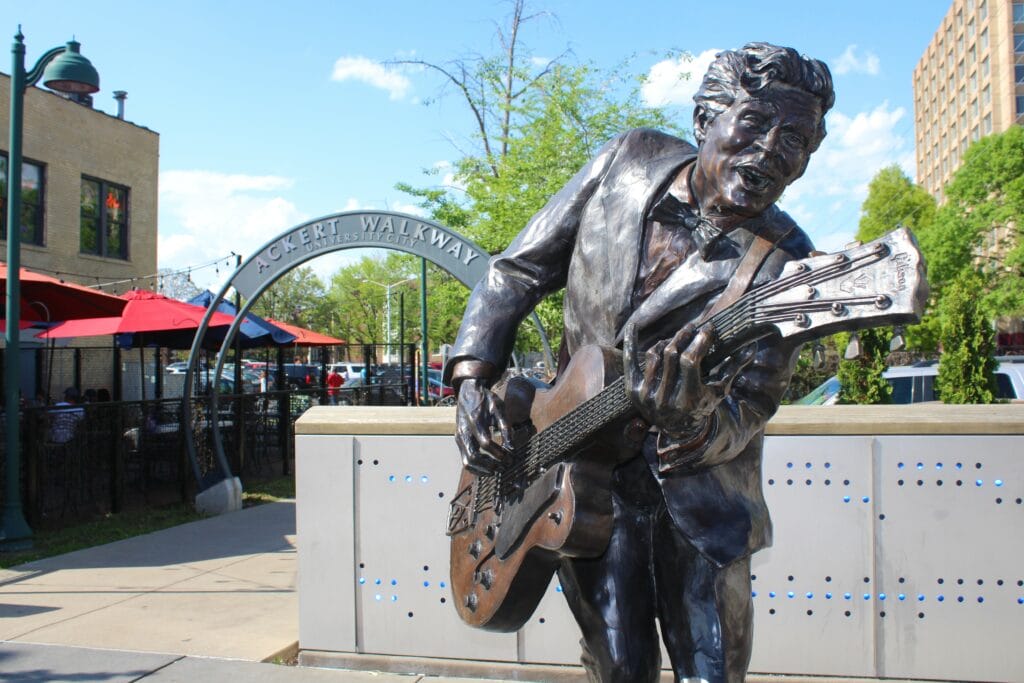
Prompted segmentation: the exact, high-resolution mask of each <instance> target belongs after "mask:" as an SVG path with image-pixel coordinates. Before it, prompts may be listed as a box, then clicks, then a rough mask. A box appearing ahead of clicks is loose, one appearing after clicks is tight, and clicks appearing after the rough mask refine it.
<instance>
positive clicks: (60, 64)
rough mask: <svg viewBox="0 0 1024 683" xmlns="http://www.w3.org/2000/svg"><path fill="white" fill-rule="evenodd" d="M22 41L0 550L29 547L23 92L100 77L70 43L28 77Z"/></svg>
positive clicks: (94, 82) (17, 67) (74, 86)
mask: <svg viewBox="0 0 1024 683" xmlns="http://www.w3.org/2000/svg"><path fill="white" fill-rule="evenodd" d="M24 40H25V36H23V35H22V33H21V27H20V26H19V27H18V32H17V33H16V34H15V36H14V45H13V46H12V48H11V53H12V59H11V128H10V139H9V143H8V144H9V150H8V156H7V198H6V199H7V301H6V304H7V328H6V330H5V331H4V341H5V342H6V345H7V346H6V349H5V352H4V400H5V404H4V415H5V419H6V422H5V427H6V436H7V439H6V446H7V453H6V467H7V471H6V480H5V483H6V488H5V495H4V508H3V522H2V527H0V550H22V549H25V548H29V547H31V546H32V529H30V528H29V526H28V522H26V521H25V515H24V513H23V512H22V509H21V443H20V442H21V432H20V428H21V425H20V417H21V416H20V414H19V412H20V411H19V404H20V400H19V392H18V390H19V384H20V377H19V375H20V368H19V362H20V361H21V358H20V356H21V339H20V336H19V334H20V331H19V329H18V328H19V327H20V325H19V323H20V322H21V299H20V297H21V280H20V268H21V142H22V132H23V131H22V124H23V121H22V118H23V116H24V108H25V90H26V89H27V88H29V87H30V86H33V85H35V84H36V83H38V82H39V81H40V80H42V81H43V84H44V85H45V86H46V87H48V88H50V89H52V90H59V91H61V92H66V93H79V94H91V93H94V92H96V91H98V90H99V89H100V77H99V74H98V73H96V69H95V68H94V67H93V65H92V64H90V63H89V60H88V59H86V58H85V57H83V56H82V55H81V54H80V53H79V51H78V49H79V47H80V45H79V44H78V43H76V42H75V41H74V40H72V41H70V42H68V44H67V45H65V46H63V47H55V48H53V49H51V50H48V51H46V52H45V53H44V54H43V56H42V57H40V58H39V61H38V62H36V64H35V66H33V67H32V70H31V71H26V70H25V42H24Z"/></svg>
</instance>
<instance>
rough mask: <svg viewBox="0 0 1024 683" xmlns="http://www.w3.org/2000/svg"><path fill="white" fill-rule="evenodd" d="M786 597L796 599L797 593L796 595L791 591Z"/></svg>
mask: <svg viewBox="0 0 1024 683" xmlns="http://www.w3.org/2000/svg"><path fill="white" fill-rule="evenodd" d="M786 597H787V598H794V597H796V593H794V592H793V591H789V592H788V593H786Z"/></svg>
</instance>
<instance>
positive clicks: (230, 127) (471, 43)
mask: <svg viewBox="0 0 1024 683" xmlns="http://www.w3.org/2000/svg"><path fill="white" fill-rule="evenodd" d="M628 4H629V8H628V9H627V8H626V5H627V3H622V2H609V1H607V0H599V1H594V0H592V1H589V2H583V1H581V0H546V1H544V2H542V1H541V0H537V1H536V2H534V8H535V9H537V10H544V11H546V12H549V13H550V15H551V16H549V17H547V18H544V19H541V20H540V21H538V22H535V23H533V24H531V25H530V26H529V27H528V28H527V29H526V30H525V32H524V34H523V35H522V40H523V44H524V45H526V46H527V47H528V48H529V49H530V51H531V52H532V53H533V54H534V55H536V56H538V57H553V56H555V55H558V54H560V53H562V52H563V51H565V50H566V49H567V48H568V49H570V50H571V56H570V57H569V58H570V59H575V60H578V61H592V62H594V63H596V64H597V65H599V66H602V67H612V66H614V65H616V64H618V63H620V62H621V61H622V60H623V59H624V58H626V57H628V56H630V55H633V54H636V55H637V56H636V59H635V61H634V62H633V64H634V68H635V70H636V71H637V72H638V73H650V74H651V82H652V86H654V87H652V90H651V91H650V93H649V96H650V98H651V100H652V101H661V102H664V101H682V102H685V101H688V93H686V92H683V91H681V89H680V87H679V85H678V83H679V81H678V73H679V69H680V68H682V69H687V68H689V69H695V70H696V71H698V72H699V73H698V74H697V76H698V77H699V75H700V73H703V66H702V65H703V64H704V63H705V62H702V61H701V59H700V58H701V56H702V55H703V56H704V57H705V58H707V56H709V55H710V54H712V52H713V51H714V50H718V49H724V48H733V47H738V46H741V45H742V44H743V43H745V42H748V41H751V40H764V41H769V42H774V43H778V44H782V45H789V46H792V47H795V48H796V49H798V50H799V51H801V52H804V53H806V54H808V55H810V56H812V57H817V58H819V59H823V60H824V61H826V62H827V63H828V64H829V66H830V68H831V69H832V71H833V76H834V78H835V85H836V94H837V98H836V106H835V108H834V109H833V111H832V112H831V113H830V115H829V119H828V126H829V137H828V138H827V139H826V141H825V143H824V144H823V146H822V148H821V149H820V150H819V152H818V153H817V154H816V155H815V157H814V158H813V159H812V161H811V165H810V167H809V168H808V171H807V173H806V175H805V176H804V177H803V178H802V179H801V180H799V181H797V183H796V184H795V185H794V186H793V187H791V188H790V189H789V191H788V192H787V194H786V196H785V197H784V198H783V202H782V206H783V208H785V209H786V210H788V211H789V212H790V213H791V214H792V215H793V216H794V217H795V218H796V219H797V221H798V222H799V223H800V224H801V225H802V226H803V227H804V228H805V229H806V230H807V231H808V232H809V233H810V234H811V236H812V238H813V239H814V240H815V242H816V244H817V245H818V247H819V248H821V249H829V250H831V249H836V248H840V247H842V245H843V244H845V243H846V242H848V241H849V240H850V239H852V235H853V233H854V232H855V231H856V226H857V220H858V216H859V209H860V203H861V201H862V200H863V198H864V196H865V192H866V185H867V183H868V181H869V180H870V179H871V177H872V176H873V175H874V173H875V172H876V171H877V170H878V169H879V168H881V167H883V166H885V165H887V164H891V163H899V164H901V165H903V167H904V168H905V169H906V170H907V172H908V173H910V174H913V170H914V166H913V103H912V89H911V74H912V71H913V68H914V65H915V64H916V63H917V60H918V58H919V57H920V55H921V53H922V52H923V50H924V48H925V47H926V45H927V43H928V41H929V40H930V39H931V37H932V35H933V33H934V32H935V29H936V27H937V26H938V24H939V22H940V20H941V19H942V16H943V15H944V14H945V13H946V11H947V10H948V8H949V3H948V2H947V0H900V1H897V2H893V1H892V0H888V1H882V0H859V1H857V2H854V1H852V0H843V1H828V0H816V1H813V2H812V1H805V0H789V1H784V2H778V3H768V2H763V1H761V2H752V1H748V0H733V1H731V2H728V3H715V2H702V3H697V2H692V1H689V0H676V1H674V2H668V1H662V0H634V2H632V3H628ZM508 13H509V6H508V4H507V3H503V2H490V1H477V2H472V1H469V0H449V1H448V2H433V3H430V2H423V1H422V0H420V1H418V2H413V1H410V0H390V1H389V2H382V3H370V2H366V1H365V0H363V1H361V2H351V1H342V0H338V1H335V2H331V1H329V0H319V1H315V2H314V1H305V2H304V1H301V0H293V2H289V3H284V2H263V1H262V0H250V1H249V2H238V1H235V0H225V1H220V2H213V1H210V0H207V1H205V2H203V1H198V0H178V1H176V2H173V3H171V2H133V3H125V2H108V1H107V0H92V1H91V2H88V3H83V2H80V1H79V2H67V1H65V0H49V1H46V2H43V1H40V2H33V3H29V2H18V3H15V2H6V3H3V6H2V8H0V30H6V35H8V36H13V35H14V33H15V31H16V29H17V25H18V24H19V23H20V24H21V25H22V30H23V32H24V34H25V40H26V45H27V51H28V60H29V64H32V63H34V61H35V60H36V59H37V58H38V57H39V55H40V54H41V53H42V52H43V51H44V50H45V49H47V48H49V47H52V46H54V45H59V44H62V43H64V42H66V41H67V40H69V39H70V38H71V37H72V35H74V36H75V37H76V38H77V39H78V40H79V41H80V42H81V43H82V53H83V54H84V55H86V56H87V57H88V58H89V59H90V60H91V61H92V62H93V64H94V65H95V66H96V67H97V69H98V70H99V72H100V77H101V87H102V90H101V92H99V93H97V95H96V96H95V103H96V107H97V108H98V109H102V110H104V111H107V112H109V113H114V112H115V111H116V105H115V102H114V100H113V99H112V93H113V91H114V90H125V91H127V92H128V100H127V102H126V112H127V115H126V118H128V119H129V120H131V121H133V122H135V123H137V124H139V125H142V126H145V127H147V128H150V129H152V130H155V131H156V132H158V133H159V134H160V173H161V177H160V214H159V234H160V241H159V244H160V247H159V249H160V251H159V263H160V266H161V267H172V268H183V267H187V266H189V265H197V264H202V263H206V262H208V261H210V260H212V259H215V258H218V257H221V256H225V255H227V254H228V253H229V252H231V251H235V252H238V253H241V254H243V255H248V254H249V253H251V252H252V251H253V250H255V249H256V248H257V247H258V246H260V245H261V244H262V243H264V242H265V241H267V240H268V239H270V238H271V237H273V236H274V235H276V234H277V233H279V232H282V231H284V230H286V229H287V228H290V227H292V226H294V225H296V224H297V223H299V222H301V221H303V220H306V219H309V218H313V217H316V216H320V215H324V214H328V213H333V212H336V211H341V210H351V209H370V208H376V209H392V210H402V211H412V210H413V207H412V204H411V201H410V198H409V197H408V196H407V195H404V194H402V193H400V192H398V191H397V190H395V189H394V186H395V183H397V182H400V181H405V182H410V183H412V184H414V185H426V184H431V183H437V182H440V179H441V178H443V173H442V174H440V175H439V176H437V177H435V178H433V179H428V178H426V177H425V176H423V174H422V170H423V169H426V168H432V167H435V166H438V165H440V166H441V167H442V168H443V166H444V164H445V163H446V162H450V161H451V160H453V159H455V158H457V157H458V156H459V152H458V150H457V148H456V144H463V145H464V144H468V143H467V140H468V136H469V135H470V133H471V132H472V121H471V120H470V118H469V115H468V112H467V111H466V110H465V109H463V108H462V107H461V106H460V102H459V101H458V100H457V99H456V97H454V96H449V97H447V98H441V99H439V100H438V99H435V98H436V96H437V95H438V92H439V87H440V85H441V83H440V81H439V80H437V78H435V77H434V76H432V75H431V74H430V73H429V72H422V71H421V72H415V71H404V72H386V71H384V70H383V69H381V68H380V66H379V64H380V62H381V61H384V60H389V59H395V58H400V57H412V58H416V59H424V60H428V61H433V62H445V61H447V60H450V59H453V58H456V57H459V56H464V55H470V54H475V53H482V54H491V53H493V52H494V51H495V50H496V49H497V46H496V44H495V40H494V25H495V23H499V24H502V23H503V20H504V19H505V18H506V17H507V15H508ZM8 40H10V39H8ZM670 49H680V50H686V51H688V52H690V53H691V54H693V55H694V56H695V57H697V59H696V60H695V61H694V62H693V63H690V64H683V65H679V64H676V63H670V62H666V61H664V56H665V54H666V53H667V51H669V50H670ZM5 54H7V53H5ZM0 69H2V70H3V71H4V72H9V71H10V66H9V62H2V63H0ZM684 83H685V81H684ZM668 84H676V85H675V87H669V85H668ZM659 86H660V87H659ZM428 99H435V101H434V102H433V104H431V105H430V106H425V105H424V104H423V102H424V101H425V100H428ZM674 111H677V112H678V114H679V115H680V116H681V117H682V118H683V120H684V121H686V122H688V121H689V117H690V109H689V108H688V107H686V106H684V105H679V106H677V107H676V109H674ZM350 257H351V256H350ZM338 264H339V261H338V259H337V257H335V258H333V259H332V258H331V257H324V258H321V259H318V260H317V261H314V262H313V264H312V265H314V267H316V269H317V270H318V272H320V273H321V274H327V273H329V272H330V271H332V270H333V269H334V268H336V267H337V266H338ZM194 279H195V280H197V281H198V282H200V283H201V284H213V283H214V281H215V279H216V276H215V274H214V271H213V269H212V268H211V269H205V270H204V271H196V272H195V273H194Z"/></svg>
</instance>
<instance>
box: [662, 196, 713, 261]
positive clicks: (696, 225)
mask: <svg viewBox="0 0 1024 683" xmlns="http://www.w3.org/2000/svg"><path fill="white" fill-rule="evenodd" d="M647 217H648V219H649V220H652V221H657V222H659V223H661V224H662V225H666V226H682V227H685V228H686V229H687V230H689V231H690V232H691V233H692V237H693V241H694V242H696V244H697V247H698V248H699V249H700V254H701V256H703V257H704V258H705V259H706V258H707V257H708V255H709V254H711V252H712V251H713V250H714V248H715V246H716V243H717V242H718V240H719V238H720V237H721V236H722V231H721V229H720V228H717V227H715V226H714V225H712V224H711V222H710V221H709V220H708V219H706V218H704V217H703V216H700V215H698V214H696V213H695V212H694V210H693V207H692V206H690V205H689V204H687V203H685V202H683V201H680V200H679V198H678V197H676V196H675V195H673V194H671V193H666V194H665V196H664V197H662V198H661V199H660V200H658V201H657V202H656V203H655V204H654V206H652V207H651V211H650V213H649V214H648V216H647Z"/></svg>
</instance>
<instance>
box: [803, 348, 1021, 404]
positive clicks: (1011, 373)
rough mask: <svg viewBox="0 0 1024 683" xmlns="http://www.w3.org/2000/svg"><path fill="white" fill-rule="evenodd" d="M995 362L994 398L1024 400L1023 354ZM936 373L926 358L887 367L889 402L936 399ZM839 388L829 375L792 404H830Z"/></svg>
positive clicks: (934, 363) (935, 367) (998, 358)
mask: <svg viewBox="0 0 1024 683" xmlns="http://www.w3.org/2000/svg"><path fill="white" fill-rule="evenodd" d="M996 362H997V365H996V371H995V377H996V398H997V399H1004V400H1009V401H1019V400H1024V356H998V357H997V358H996ZM938 374H939V363H938V361H934V360H929V361H920V362H918V363H914V364H913V365H899V366H893V367H890V368H888V369H887V370H886V371H885V372H883V373H882V377H884V378H885V379H886V380H888V381H889V384H890V385H891V386H892V402H893V403H895V404H907V403H924V402H926V401H937V400H939V396H938V394H937V393H936V392H935V378H936V376H938ZM839 389H840V383H839V379H838V378H837V377H830V378H828V379H827V380H825V382H823V383H822V384H820V385H819V386H818V387H816V388H815V389H814V390H813V391H811V392H810V393H809V394H807V395H806V396H804V397H802V398H800V399H798V400H796V401H794V402H793V405H805V406H807V405H809V406H815V405H832V404H834V403H835V402H836V400H837V399H838V398H839Z"/></svg>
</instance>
